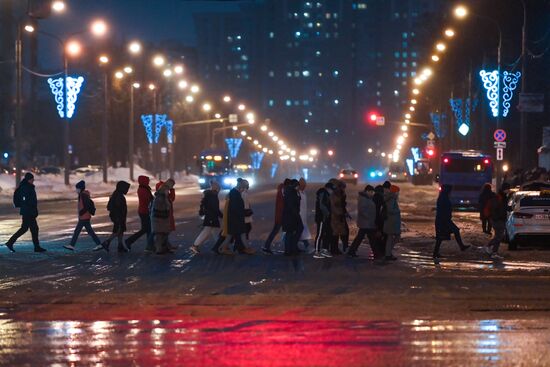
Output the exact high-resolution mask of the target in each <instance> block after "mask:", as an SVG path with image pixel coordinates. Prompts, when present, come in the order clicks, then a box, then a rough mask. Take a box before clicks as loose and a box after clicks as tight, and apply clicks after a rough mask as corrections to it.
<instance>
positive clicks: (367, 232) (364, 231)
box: [348, 228, 381, 258]
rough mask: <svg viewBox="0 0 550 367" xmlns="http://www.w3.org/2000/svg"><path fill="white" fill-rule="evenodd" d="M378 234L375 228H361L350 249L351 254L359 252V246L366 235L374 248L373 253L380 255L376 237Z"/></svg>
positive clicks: (376, 255)
mask: <svg viewBox="0 0 550 367" xmlns="http://www.w3.org/2000/svg"><path fill="white" fill-rule="evenodd" d="M375 235H376V229H374V228H359V232H357V236H355V239H354V240H353V242H352V243H351V246H350V248H349V250H348V253H349V254H353V255H355V253H356V252H357V249H358V248H359V245H361V242H363V239H364V238H365V236H367V238H368V239H369V245H370V248H371V250H372V254H373V255H374V257H375V258H376V257H378V256H379V255H381V254H380V251H379V250H378V245H377V241H376V238H375Z"/></svg>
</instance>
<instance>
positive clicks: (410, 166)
mask: <svg viewBox="0 0 550 367" xmlns="http://www.w3.org/2000/svg"><path fill="white" fill-rule="evenodd" d="M405 162H406V163H407V169H408V170H409V174H410V175H411V176H412V175H414V162H413V160H412V159H410V158H408V159H406V160H405Z"/></svg>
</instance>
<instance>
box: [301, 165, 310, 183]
mask: <svg viewBox="0 0 550 367" xmlns="http://www.w3.org/2000/svg"><path fill="white" fill-rule="evenodd" d="M302 173H303V175H302V177H303V178H304V180H306V181H308V180H309V168H302Z"/></svg>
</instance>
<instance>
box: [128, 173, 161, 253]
mask: <svg viewBox="0 0 550 367" xmlns="http://www.w3.org/2000/svg"><path fill="white" fill-rule="evenodd" d="M149 182H150V180H149V177H147V176H139V177H138V184H139V187H138V190H137V194H138V200H139V205H138V215H139V220H140V222H141V228H140V229H139V231H137V232H136V233H134V234H133V235H131V236H130V237H128V238H127V239H126V241H125V243H126V247H128V249H131V248H132V245H133V244H134V242H136V241H137V240H138V239H139V238H140V237H141V236H143V235H146V236H147V245H146V246H145V252H148V253H151V252H153V251H155V245H154V243H153V232H152V231H151V216H150V213H149V206H150V205H151V202H152V201H153V199H154V197H153V193H152V192H151V187H150V186H149Z"/></svg>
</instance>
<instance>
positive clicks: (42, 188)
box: [0, 165, 198, 203]
mask: <svg viewBox="0 0 550 367" xmlns="http://www.w3.org/2000/svg"><path fill="white" fill-rule="evenodd" d="M108 173H109V175H108V177H109V182H108V183H103V173H102V172H101V171H100V172H93V173H73V174H71V177H70V181H71V185H70V186H65V184H64V177H63V175H38V174H35V180H34V184H35V186H36V192H37V195H38V197H39V199H40V200H62V199H67V198H72V197H73V196H74V192H75V188H74V185H75V184H76V183H77V182H78V181H80V180H84V181H86V186H87V188H88V189H89V190H90V191H91V192H92V194H93V195H94V196H101V195H109V194H111V192H112V191H113V190H114V186H115V183H116V182H117V181H129V179H128V177H129V176H130V173H129V168H127V167H121V168H112V167H110V168H109V171H108ZM140 175H145V176H149V177H153V174H152V173H150V172H148V171H146V170H144V169H143V168H141V167H139V166H137V165H136V166H135V168H134V177H135V178H136V179H137V177H138V176H140ZM174 179H175V181H176V189H177V188H189V187H193V186H196V187H197V188H198V177H197V176H195V175H186V174H185V173H183V172H176V173H175V174H174ZM14 180H15V177H14V176H13V175H8V174H3V173H2V174H0V203H6V202H11V199H12V196H13V191H14ZM157 182H158V180H156V179H152V180H151V187H152V188H153V189H154V187H155V184H156V183H157ZM132 186H133V188H134V190H132V189H130V190H131V192H133V191H135V189H137V181H136V182H134V183H133V184H132Z"/></svg>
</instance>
